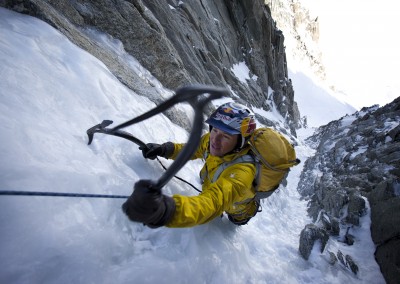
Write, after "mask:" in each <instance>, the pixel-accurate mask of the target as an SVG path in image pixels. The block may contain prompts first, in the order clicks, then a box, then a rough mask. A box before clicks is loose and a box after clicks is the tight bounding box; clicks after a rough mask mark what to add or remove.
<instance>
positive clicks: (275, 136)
mask: <svg viewBox="0 0 400 284" xmlns="http://www.w3.org/2000/svg"><path fill="white" fill-rule="evenodd" d="M247 143H248V145H249V147H245V148H244V149H243V150H242V151H241V152H239V153H238V157H237V158H235V159H234V160H232V161H230V162H227V163H224V164H222V165H220V167H219V168H218V169H217V171H216V173H215V174H214V177H213V179H214V180H217V179H218V177H219V175H220V174H221V173H222V172H223V171H224V170H225V169H226V168H228V167H229V166H231V165H233V164H237V163H254V164H255V166H256V176H255V179H254V182H253V184H254V188H255V190H256V199H258V200H259V199H263V198H267V197H268V196H270V195H271V194H272V193H273V192H274V191H275V190H276V189H277V188H278V187H279V185H280V184H281V182H282V181H283V180H284V179H285V178H286V176H287V174H288V173H289V170H290V168H291V167H293V166H296V165H298V164H299V163H300V160H299V159H297V158H296V152H295V150H294V146H293V145H292V144H291V143H289V141H288V140H287V139H286V138H285V137H284V136H283V135H282V134H281V133H279V132H277V131H275V130H273V129H271V128H267V127H265V128H259V129H256V130H255V131H254V133H253V134H252V135H251V137H250V138H249V140H248V142H247Z"/></svg>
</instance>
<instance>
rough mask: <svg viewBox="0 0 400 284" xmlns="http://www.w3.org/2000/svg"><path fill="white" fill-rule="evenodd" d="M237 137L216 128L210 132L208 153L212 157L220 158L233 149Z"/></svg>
mask: <svg viewBox="0 0 400 284" xmlns="http://www.w3.org/2000/svg"><path fill="white" fill-rule="evenodd" d="M238 138H239V135H231V134H228V133H226V132H224V131H222V130H220V129H218V128H216V127H213V128H212V129H211V132H210V153H211V155H213V156H217V157H222V156H224V155H226V154H227V153H229V152H231V151H232V150H233V149H235V147H236V145H237V142H238Z"/></svg>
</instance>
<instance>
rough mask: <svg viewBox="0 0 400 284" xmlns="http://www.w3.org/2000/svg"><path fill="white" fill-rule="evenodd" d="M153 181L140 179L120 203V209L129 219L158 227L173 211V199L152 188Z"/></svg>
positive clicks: (165, 222)
mask: <svg viewBox="0 0 400 284" xmlns="http://www.w3.org/2000/svg"><path fill="white" fill-rule="evenodd" d="M154 186H155V184H154V182H153V181H150V180H140V181H138V182H137V183H136V184H135V186H134V190H133V193H132V195H131V196H130V197H129V198H128V200H127V201H126V202H125V203H124V204H122V211H124V213H125V214H126V215H127V216H128V217H129V219H130V220H131V221H134V222H140V223H143V224H145V225H147V226H149V227H150V228H158V227H161V226H164V225H165V224H167V223H168V222H169V221H170V220H171V219H172V217H173V215H174V213H175V208H176V205H175V201H174V199H173V198H172V197H169V196H166V195H164V194H162V193H161V189H154Z"/></svg>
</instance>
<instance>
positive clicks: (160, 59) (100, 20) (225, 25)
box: [0, 0, 301, 135]
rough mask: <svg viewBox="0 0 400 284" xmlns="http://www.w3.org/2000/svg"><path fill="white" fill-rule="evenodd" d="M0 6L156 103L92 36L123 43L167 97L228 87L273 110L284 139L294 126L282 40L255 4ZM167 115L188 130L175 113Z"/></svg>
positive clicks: (43, 1) (112, 0) (258, 0)
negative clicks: (52, 32) (242, 69)
mask: <svg viewBox="0 0 400 284" xmlns="http://www.w3.org/2000/svg"><path fill="white" fill-rule="evenodd" d="M0 5H1V6H4V7H6V8H9V9H13V10H15V11H18V12H21V13H26V14H29V15H32V16H35V17H38V18H40V19H42V20H44V21H46V22H48V23H49V24H51V25H52V26H54V27H55V28H56V29H58V30H60V31H61V32H62V33H63V34H65V35H66V36H67V37H68V38H69V39H70V40H71V41H72V42H74V43H75V44H77V45H78V46H80V47H81V48H83V49H85V50H87V51H88V52H89V53H91V54H93V55H94V56H96V57H97V58H98V59H100V60H101V61H102V62H104V63H105V64H106V65H107V67H108V68H109V69H110V70H111V72H113V73H114V74H115V76H116V77H117V78H119V79H120V81H121V82H123V83H124V84H125V85H126V86H128V87H129V88H131V89H132V90H134V91H135V92H137V93H139V94H142V95H144V96H147V97H149V98H150V99H151V100H152V101H154V102H155V103H158V102H160V101H162V100H164V98H162V96H161V95H160V94H157V92H156V91H154V86H152V84H151V83H148V84H146V83H143V82H142V80H139V79H140V78H137V77H136V76H137V75H135V74H132V72H131V69H130V68H131V67H130V66H129V64H127V62H125V61H124V60H123V59H121V58H119V57H118V56H116V55H115V54H113V53H110V52H109V50H107V48H104V46H102V45H101V44H98V43H97V42H96V41H94V40H93V37H91V36H90V32H91V31H93V30H95V31H100V32H102V33H105V34H107V35H108V36H110V37H112V38H113V39H117V40H119V41H120V42H122V44H123V48H124V49H125V51H126V52H128V53H129V54H131V55H132V56H133V57H134V58H136V59H137V60H138V61H139V62H140V64H141V65H142V66H144V67H145V68H146V69H147V70H149V71H150V72H151V73H152V74H153V75H154V76H155V77H156V78H157V79H158V80H159V81H160V82H161V83H162V84H163V86H165V87H167V88H169V89H171V90H175V89H176V88H178V87H181V86H182V85H187V84H192V83H200V84H208V85H216V86H224V87H229V88H230V89H231V90H232V93H233V96H234V98H235V100H237V101H239V102H242V103H247V104H251V105H253V106H255V107H258V108H264V109H266V110H268V108H269V107H270V105H272V104H273V105H275V106H276V108H277V109H278V111H279V112H280V114H281V115H282V117H284V118H285V120H286V125H285V128H287V129H289V131H290V134H292V135H295V134H296V133H295V130H296V128H299V127H300V124H301V122H300V114H299V111H298V108H297V104H296V102H295V101H294V91H293V86H292V83H291V80H290V79H289V78H288V75H287V66H286V56H285V47H284V36H283V34H282V32H281V31H280V30H278V29H277V28H276V26H275V22H274V21H273V19H272V18H271V13H270V10H269V7H268V6H266V5H265V4H264V1H262V0H255V1H238V0H237V1H231V0H225V1H212V0H202V1H197V0H196V1H195V0H188V1H184V2H182V1H175V0H168V1H162V2H160V1H154V0H130V1H123V0H98V1H89V0H78V1H58V0H13V1H8V0H3V1H0ZM242 62H243V63H245V64H246V66H247V67H248V69H249V72H248V74H246V77H247V78H246V79H243V78H237V77H236V76H235V74H234V73H233V72H232V67H234V66H235V65H237V64H239V63H242ZM271 90H272V91H271ZM167 115H169V116H170V118H171V119H172V120H173V121H174V122H176V123H178V124H180V125H181V126H183V127H185V128H186V129H188V128H189V127H190V126H189V125H186V124H185V122H186V121H188V120H187V119H183V118H182V117H185V116H186V115H185V114H184V113H179V111H178V110H177V109H175V110H173V111H171V112H169V113H168V114H167ZM282 130H283V129H282ZM283 131H284V130H283ZM288 134H289V133H288Z"/></svg>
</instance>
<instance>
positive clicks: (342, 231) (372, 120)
mask: <svg viewBox="0 0 400 284" xmlns="http://www.w3.org/2000/svg"><path fill="white" fill-rule="evenodd" d="M399 122H400V97H399V98H397V99H396V100H394V101H393V102H392V103H390V104H387V105H386V106H384V107H381V108H378V107H377V106H373V107H370V108H364V109H362V110H361V111H359V112H357V113H355V114H354V115H352V116H346V117H343V118H342V119H340V120H337V121H333V122H331V123H329V124H328V125H326V126H323V127H320V128H319V129H318V131H317V132H316V133H315V134H314V135H313V136H311V137H310V138H308V140H307V141H308V143H309V144H310V145H311V146H312V147H314V148H315V149H316V153H315V155H314V156H313V157H312V158H310V159H308V160H307V161H306V162H305V165H304V170H303V172H302V175H301V180H300V182H299V191H300V193H301V194H302V196H303V197H304V198H306V199H307V200H309V209H308V211H309V214H310V215H311V216H312V217H313V219H314V221H315V223H316V224H317V226H313V225H314V224H310V225H309V226H308V227H307V228H305V230H304V231H303V232H302V235H303V237H304V238H303V239H301V240H300V241H301V244H300V251H301V252H302V255H303V256H304V257H305V258H307V257H308V255H309V248H310V246H308V245H309V244H310V243H311V247H312V243H313V242H312V241H313V240H316V239H321V240H323V242H326V238H327V237H329V235H331V236H339V235H340V236H341V237H342V238H339V240H340V241H342V242H345V243H347V244H348V245H353V243H354V242H357V240H356V239H354V236H352V234H351V233H352V229H353V228H355V227H357V226H358V225H359V219H360V217H361V216H363V215H364V214H365V213H366V211H367V208H368V203H369V206H370V210H371V221H372V223H371V235H372V240H373V241H374V243H375V244H376V252H375V257H376V260H377V262H378V264H379V265H380V267H381V270H382V273H383V275H384V277H385V279H386V281H387V283H399V282H398V281H399V275H400V262H399V259H400V151H399V150H400V124H399ZM367 202H368V203H367ZM310 240H311V242H310ZM350 259H351V258H350ZM344 262H346V260H345V261H344ZM350 264H351V263H350ZM350 264H348V265H350ZM355 270H357V269H355Z"/></svg>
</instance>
